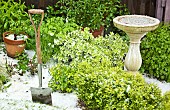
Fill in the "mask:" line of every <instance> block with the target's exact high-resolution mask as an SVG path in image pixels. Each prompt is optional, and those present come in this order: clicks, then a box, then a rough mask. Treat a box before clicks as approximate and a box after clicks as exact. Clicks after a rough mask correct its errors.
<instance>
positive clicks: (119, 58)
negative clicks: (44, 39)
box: [50, 28, 127, 92]
mask: <svg viewBox="0 0 170 110" xmlns="http://www.w3.org/2000/svg"><path fill="white" fill-rule="evenodd" d="M54 44H55V45H54V46H56V47H59V52H57V53H56V54H54V55H53V56H54V59H56V61H57V62H58V64H57V65H56V66H55V67H54V68H52V69H51V70H50V72H51V75H52V76H53V78H52V80H51V82H50V87H51V88H53V90H61V91H62V92H71V91H74V90H75V88H76V87H75V85H76V84H75V81H77V80H75V79H74V74H75V71H76V70H75V71H74V68H76V67H77V65H78V64H79V63H80V62H83V61H87V62H93V65H98V66H100V64H101V63H102V64H103V65H105V66H106V67H107V66H108V67H111V66H118V67H120V68H123V56H124V53H125V51H126V49H127V48H126V47H127V45H126V44H125V43H124V42H123V40H122V39H121V38H120V36H119V35H115V34H113V33H111V34H110V35H108V36H106V37H99V38H94V37H93V36H92V34H91V33H89V31H88V28H85V30H84V31H81V30H76V31H73V32H71V33H68V35H61V37H59V38H58V39H55V40H54ZM103 62H105V63H103ZM72 69H73V70H72ZM56 83H57V84H56Z"/></svg>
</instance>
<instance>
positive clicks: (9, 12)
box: [0, 0, 27, 35]
mask: <svg viewBox="0 0 170 110" xmlns="http://www.w3.org/2000/svg"><path fill="white" fill-rule="evenodd" d="M25 9H26V6H25V5H24V4H23V3H21V0H19V2H18V3H17V2H14V0H0V24H1V25H0V34H1V35H2V33H3V32H5V31H9V28H10V27H11V26H12V25H13V23H14V22H16V21H20V20H21V19H22V20H26V19H27V13H26V12H25ZM16 28H17V27H16Z"/></svg>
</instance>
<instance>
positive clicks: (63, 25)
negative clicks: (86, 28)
mask: <svg viewBox="0 0 170 110" xmlns="http://www.w3.org/2000/svg"><path fill="white" fill-rule="evenodd" d="M78 28H79V26H77V25H76V24H75V23H73V22H66V21H65V20H64V19H63V18H61V17H52V18H47V19H46V21H44V22H43V23H42V27H41V49H42V60H43V63H46V62H47V61H48V60H49V59H50V58H52V56H53V54H56V53H58V52H59V48H58V47H57V46H56V45H55V44H54V40H55V39H61V38H60V35H62V36H64V35H66V34H67V33H69V32H71V31H73V30H76V29H78Z"/></svg>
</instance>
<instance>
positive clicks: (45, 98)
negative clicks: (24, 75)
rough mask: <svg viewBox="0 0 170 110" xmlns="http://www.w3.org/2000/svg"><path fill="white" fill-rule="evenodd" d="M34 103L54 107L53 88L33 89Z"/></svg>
mask: <svg viewBox="0 0 170 110" xmlns="http://www.w3.org/2000/svg"><path fill="white" fill-rule="evenodd" d="M30 89H31V94H32V101H33V102H40V103H43V104H48V105H52V98H51V93H52V89H51V88H35V87H31V88H30Z"/></svg>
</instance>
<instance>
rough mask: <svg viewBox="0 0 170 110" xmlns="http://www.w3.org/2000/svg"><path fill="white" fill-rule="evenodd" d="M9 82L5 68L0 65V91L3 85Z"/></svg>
mask: <svg viewBox="0 0 170 110" xmlns="http://www.w3.org/2000/svg"><path fill="white" fill-rule="evenodd" d="M8 81H9V75H8V74H7V71H6V68H5V67H3V65H2V64H1V65H0V91H1V90H2V87H3V85H4V84H5V83H7V82H8Z"/></svg>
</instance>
